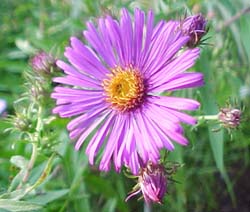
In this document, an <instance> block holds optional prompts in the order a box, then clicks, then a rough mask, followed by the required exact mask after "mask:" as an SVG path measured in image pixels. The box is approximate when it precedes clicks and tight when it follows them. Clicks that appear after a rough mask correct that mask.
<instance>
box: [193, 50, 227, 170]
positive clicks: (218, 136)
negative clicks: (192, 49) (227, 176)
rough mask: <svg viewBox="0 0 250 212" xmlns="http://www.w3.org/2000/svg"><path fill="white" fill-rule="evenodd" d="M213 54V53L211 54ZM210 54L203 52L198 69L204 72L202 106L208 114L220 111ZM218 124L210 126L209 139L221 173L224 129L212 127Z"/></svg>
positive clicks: (222, 168) (222, 167)
mask: <svg viewBox="0 0 250 212" xmlns="http://www.w3.org/2000/svg"><path fill="white" fill-rule="evenodd" d="M210 56H211V55H210ZM209 60H210V58H209V55H208V54H207V52H203V54H202V55H201V57H200V60H199V61H198V63H197V65H198V69H199V70H202V71H203V73H204V78H205V82H206V85H205V86H204V87H203V88H202V89H201V98H202V107H203V110H204V113H205V114H206V115H215V114H217V113H218V108H217V105H216V100H215V98H214V96H215V92H216V91H215V89H214V87H213V86H212V85H213V84H212V83H210V82H213V80H214V79H213V78H212V76H211V73H212V69H211V67H210V63H208V61H209ZM213 94H214V95H213ZM216 127H218V126H213V127H211V126H209V127H208V131H209V141H210V145H211V148H212V152H213V156H214V159H215V163H216V166H217V168H218V169H219V171H220V172H221V173H223V172H224V161H223V131H219V132H213V131H212V129H216Z"/></svg>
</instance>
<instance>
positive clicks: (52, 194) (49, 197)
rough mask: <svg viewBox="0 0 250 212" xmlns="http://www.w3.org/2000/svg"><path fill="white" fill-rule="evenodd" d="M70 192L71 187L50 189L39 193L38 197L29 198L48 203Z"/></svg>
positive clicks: (40, 202)
mask: <svg viewBox="0 0 250 212" xmlns="http://www.w3.org/2000/svg"><path fill="white" fill-rule="evenodd" d="M68 192H69V189H62V190H57V191H48V192H46V193H42V194H39V195H37V196H36V197H34V198H32V199H29V202H31V203H36V204H42V205H46V204H47V203H49V202H52V201H54V200H56V199H59V198H60V197H62V196H64V195H66V194H67V193H68Z"/></svg>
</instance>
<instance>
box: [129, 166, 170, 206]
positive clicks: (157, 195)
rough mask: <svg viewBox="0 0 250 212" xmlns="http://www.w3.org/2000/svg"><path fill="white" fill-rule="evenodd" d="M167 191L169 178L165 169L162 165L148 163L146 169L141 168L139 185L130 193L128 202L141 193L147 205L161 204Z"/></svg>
mask: <svg viewBox="0 0 250 212" xmlns="http://www.w3.org/2000/svg"><path fill="white" fill-rule="evenodd" d="M166 191H167V176H166V172H165V167H164V166H163V165H161V164H153V163H152V162H148V164H147V165H146V167H144V168H141V171H140V174H139V176H138V183H137V184H136V186H135V187H134V188H133V190H132V192H130V195H129V196H128V197H127V198H126V201H127V200H128V199H130V198H131V197H132V196H134V195H136V194H138V193H140V192H141V193H142V194H143V197H144V199H145V202H146V203H147V204H149V203H159V204H161V203H162V200H163V197H164V195H165V193H166Z"/></svg>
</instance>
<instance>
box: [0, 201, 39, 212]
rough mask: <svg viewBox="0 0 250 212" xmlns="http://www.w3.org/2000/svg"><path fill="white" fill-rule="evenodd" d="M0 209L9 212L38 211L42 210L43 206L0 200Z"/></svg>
mask: <svg viewBox="0 0 250 212" xmlns="http://www.w3.org/2000/svg"><path fill="white" fill-rule="evenodd" d="M0 209H4V210H7V211H13V212H14V211H22V212H24V211H36V210H40V209H42V206H41V205H38V204H33V203H29V202H25V201H18V200H10V199H0Z"/></svg>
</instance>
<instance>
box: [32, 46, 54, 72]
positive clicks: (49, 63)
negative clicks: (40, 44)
mask: <svg viewBox="0 0 250 212" xmlns="http://www.w3.org/2000/svg"><path fill="white" fill-rule="evenodd" d="M30 64H31V66H32V68H33V70H34V71H35V72H37V73H38V74H49V73H51V68H52V67H54V66H55V59H54V58H53V57H52V56H51V55H50V54H47V53H46V52H43V51H42V52H39V53H38V54H36V55H35V56H34V57H33V58H31V60H30Z"/></svg>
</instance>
